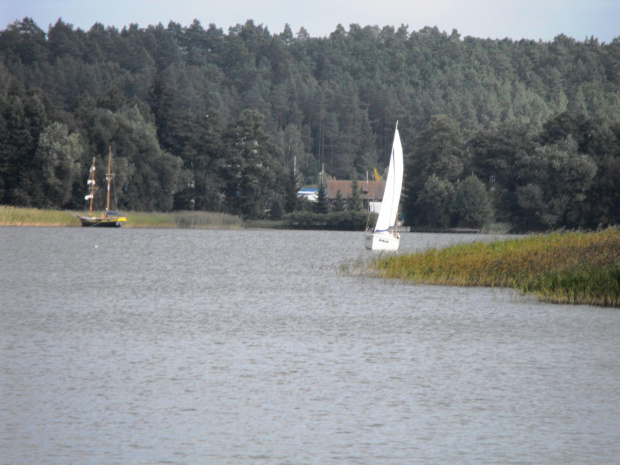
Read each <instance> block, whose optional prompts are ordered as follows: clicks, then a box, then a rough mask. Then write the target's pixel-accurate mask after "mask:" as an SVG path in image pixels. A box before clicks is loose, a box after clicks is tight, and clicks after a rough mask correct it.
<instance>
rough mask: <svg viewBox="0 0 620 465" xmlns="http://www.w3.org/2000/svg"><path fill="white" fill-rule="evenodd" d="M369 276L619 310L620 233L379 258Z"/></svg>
mask: <svg viewBox="0 0 620 465" xmlns="http://www.w3.org/2000/svg"><path fill="white" fill-rule="evenodd" d="M370 271H371V273H373V274H375V275H376V276H379V277H383V278H397V279H402V280H405V281H409V282H415V283H425V284H440V285H451V286H489V287H511V288H515V289H518V290H520V291H521V292H523V293H524V294H533V295H536V296H537V297H538V298H539V299H541V300H543V301H546V302H555V303H572V304H590V305H600V306H610V307H618V306H620V232H619V230H618V229H616V228H609V229H606V230H604V231H600V232H596V233H582V232H571V233H554V234H549V235H538V236H531V237H527V238H523V239H511V240H505V241H496V242H492V243H488V244H484V243H472V244H461V245H456V246H452V247H448V248H445V249H440V250H435V249H433V250H428V251H426V252H422V253H416V254H412V255H386V256H380V257H378V258H377V259H375V260H373V261H372V262H371V264H370Z"/></svg>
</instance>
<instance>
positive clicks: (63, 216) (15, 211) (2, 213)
mask: <svg viewBox="0 0 620 465" xmlns="http://www.w3.org/2000/svg"><path fill="white" fill-rule="evenodd" d="M79 225H80V220H78V219H77V218H76V217H75V216H73V215H72V214H71V213H70V212H67V211H61V210H39V209H38V208H18V207H9V206H4V205H0V226H79Z"/></svg>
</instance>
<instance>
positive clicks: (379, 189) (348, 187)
mask: <svg viewBox="0 0 620 465" xmlns="http://www.w3.org/2000/svg"><path fill="white" fill-rule="evenodd" d="M352 185H353V181H338V180H328V181H327V202H328V203H329V204H330V205H331V204H333V203H334V201H335V200H336V196H337V195H338V191H340V195H341V196H342V199H343V200H345V201H346V200H347V199H348V198H349V197H351V191H352V190H353V189H352ZM357 185H358V186H359V191H360V199H361V200H362V205H363V208H364V210H369V209H370V210H371V211H373V212H376V213H378V212H379V209H380V208H381V200H383V191H384V190H385V181H358V182H357Z"/></svg>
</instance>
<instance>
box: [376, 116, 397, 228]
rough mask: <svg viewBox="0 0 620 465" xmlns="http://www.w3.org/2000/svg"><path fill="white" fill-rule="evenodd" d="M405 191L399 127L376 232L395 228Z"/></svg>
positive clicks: (395, 134) (395, 136) (393, 146)
mask: <svg viewBox="0 0 620 465" xmlns="http://www.w3.org/2000/svg"><path fill="white" fill-rule="evenodd" d="M402 189H403V146H402V144H401V142H400V135H399V133H398V127H397V128H396V130H395V132H394V144H393V145H392V156H391V157H390V168H389V171H388V175H387V179H386V181H385V191H384V192H383V200H382V201H381V211H380V213H379V218H378V219H377V225H376V226H375V232H382V231H387V230H389V229H391V228H393V227H394V225H395V224H396V220H397V216H398V203H399V201H400V194H401V191H402Z"/></svg>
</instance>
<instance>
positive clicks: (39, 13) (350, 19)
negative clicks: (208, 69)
mask: <svg viewBox="0 0 620 465" xmlns="http://www.w3.org/2000/svg"><path fill="white" fill-rule="evenodd" d="M24 17H30V18H32V19H34V21H35V22H36V23H37V25H38V26H39V27H40V28H41V29H43V30H44V31H47V29H48V27H49V26H50V25H53V24H55V23H56V21H57V20H58V18H62V20H63V21H64V22H65V23H70V24H73V26H74V27H76V28H80V29H83V30H89V29H90V28H91V26H92V25H93V24H94V23H96V22H99V23H102V24H104V25H105V26H115V27H117V28H119V29H122V28H123V26H127V25H129V24H131V23H137V24H138V25H139V26H140V27H147V26H148V25H150V24H153V25H155V24H158V23H160V22H161V23H162V24H163V25H164V26H166V25H168V22H169V21H174V22H177V23H180V24H181V25H183V26H187V25H189V24H191V22H192V21H193V20H194V19H198V20H199V21H200V22H201V24H202V25H203V26H204V27H205V28H206V27H208V25H209V24H211V23H213V24H215V25H216V26H217V27H220V28H222V29H223V30H224V31H225V32H228V28H229V27H231V26H235V25H237V24H244V23H245V22H246V20H248V19H252V20H254V22H255V24H263V25H264V26H266V27H267V28H268V29H269V31H270V32H271V33H272V34H275V33H280V32H282V31H283V30H284V25H285V24H287V23H288V24H289V25H290V26H291V29H292V30H293V33H294V34H296V33H297V32H298V31H299V29H300V28H301V27H304V28H306V30H307V31H308V32H309V33H310V35H311V36H313V37H322V36H328V35H329V34H330V33H331V32H333V31H334V30H335V28H336V26H337V25H338V24H342V25H343V26H344V27H345V29H347V30H348V29H349V25H350V24H354V23H355V24H359V25H360V26H362V27H363V26H367V25H371V26H374V25H377V26H379V27H383V26H388V25H389V26H394V27H396V28H397V27H399V26H400V25H401V24H405V25H408V26H409V31H410V32H412V31H418V30H420V29H422V28H423V27H425V26H437V27H438V28H439V29H440V30H441V31H446V32H447V33H450V32H452V29H456V30H457V31H458V32H459V33H460V34H461V36H463V37H465V36H473V37H479V38H487V37H488V38H492V39H502V38H505V37H509V38H511V39H515V40H519V39H522V38H526V39H534V40H538V39H542V40H543V41H551V40H553V38H554V37H555V36H557V35H558V34H565V35H567V36H570V37H573V38H574V39H576V40H579V41H583V40H584V39H585V38H586V37H590V36H594V37H596V38H598V39H599V41H601V42H606V43H609V42H611V41H612V40H613V39H614V38H615V37H620V0H372V1H371V0H0V29H5V28H6V27H7V26H8V25H9V24H11V23H12V22H14V21H16V20H21V19H23V18H24Z"/></svg>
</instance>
